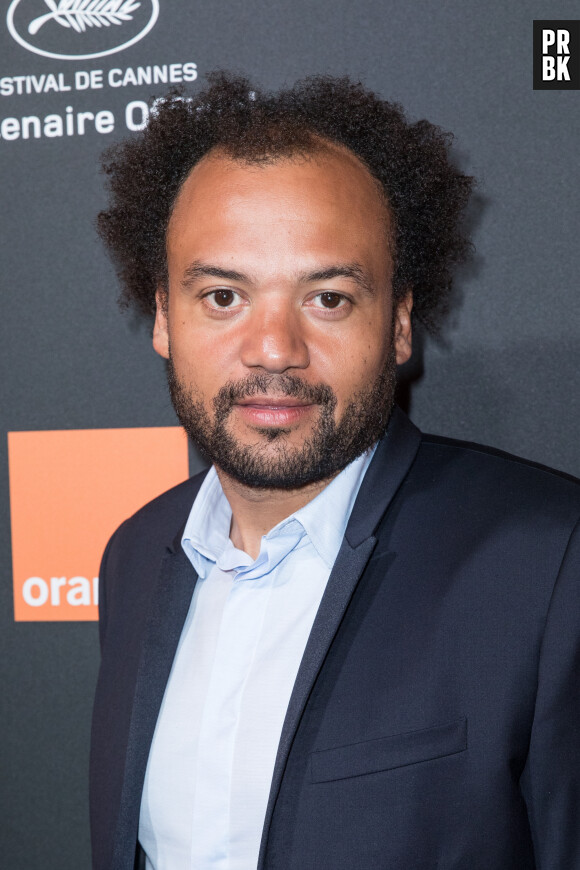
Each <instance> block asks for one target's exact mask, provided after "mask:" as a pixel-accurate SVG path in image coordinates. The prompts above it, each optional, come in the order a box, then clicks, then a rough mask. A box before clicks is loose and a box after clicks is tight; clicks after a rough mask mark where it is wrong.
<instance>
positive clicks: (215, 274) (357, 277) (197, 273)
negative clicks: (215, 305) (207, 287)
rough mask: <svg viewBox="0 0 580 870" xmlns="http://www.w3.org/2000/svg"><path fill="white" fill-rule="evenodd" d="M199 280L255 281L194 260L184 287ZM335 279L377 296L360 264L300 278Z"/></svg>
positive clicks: (307, 281)
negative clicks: (341, 279)
mask: <svg viewBox="0 0 580 870" xmlns="http://www.w3.org/2000/svg"><path fill="white" fill-rule="evenodd" d="M198 278H221V279H222V280H223V281H238V282H240V283H244V284H253V283H254V281H253V280H252V278H250V277H249V276H248V275H245V274H244V273H243V272H237V271H236V270H235V269H223V268H222V267H221V266H214V265H212V264H211V263H203V262H202V261H201V260H194V261H193V262H192V263H190V265H189V266H188V267H187V269H186V270H185V272H184V275H183V280H182V282H181V283H182V285H183V286H185V287H187V286H188V285H189V284H191V283H193V282H194V281H195V280H197V279H198ZM333 278H351V279H352V280H353V281H354V282H355V283H356V284H357V285H358V286H359V287H360V288H361V290H363V292H365V293H368V294H369V295H370V296H375V295H376V290H375V288H374V287H373V286H372V284H371V283H370V281H369V279H368V277H367V275H366V274H365V271H364V269H363V268H362V266H361V265H360V264H359V263H344V264H340V265H335V266H327V267H326V268H324V269H316V270H314V271H313V272H302V273H301V274H300V275H299V276H298V281H299V282H300V283H301V284H313V283H315V282H316V281H332V279H333Z"/></svg>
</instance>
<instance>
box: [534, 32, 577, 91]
mask: <svg viewBox="0 0 580 870" xmlns="http://www.w3.org/2000/svg"><path fill="white" fill-rule="evenodd" d="M545 30H551V31H553V33H554V34H555V39H554V41H553V42H552V43H551V44H549V45H547V46H545V47H546V52H544V31H545ZM559 30H564V31H567V33H568V35H569V39H568V44H567V46H566V47H567V48H568V50H569V52H570V54H569V55H566V54H560V58H562V60H564V59H565V57H568V61H567V63H564V67H565V68H566V69H567V71H568V75H569V76H570V80H569V81H567V80H566V79H565V78H563V77H561V78H560V79H558V75H557V74H558V47H559V44H558V43H559V41H558V31H559ZM545 56H550V57H552V58H553V59H554V69H555V73H556V75H555V77H554V78H553V79H547V80H544V79H543V77H542V76H543V72H544V57H545ZM560 64H561V67H560V71H561V69H562V61H560ZM534 90H535V91H577V90H580V21H562V20H557V21H554V20H552V21H534Z"/></svg>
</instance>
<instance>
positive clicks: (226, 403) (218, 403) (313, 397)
mask: <svg viewBox="0 0 580 870" xmlns="http://www.w3.org/2000/svg"><path fill="white" fill-rule="evenodd" d="M268 393H274V394H275V395H277V396H292V398H294V399H300V400H302V401H303V402H307V403H309V404H312V405H322V406H324V407H326V408H329V409H331V410H334V408H335V407H336V401H337V400H336V395H335V393H334V391H333V390H332V389H331V388H330V387H329V386H328V385H327V384H308V383H306V382H305V381H303V380H302V378H299V377H297V376H296V375H290V374H283V375H269V374H265V373H262V374H259V373H255V374H253V375H248V377H247V378H241V379H240V380H238V381H228V383H226V384H224V386H223V387H221V388H220V389H219V390H218V392H217V394H216V395H215V397H214V400H213V404H214V408H215V411H216V414H217V415H218V416H220V417H223V415H225V414H227V413H228V412H229V411H230V410H231V408H232V407H233V406H234V405H235V403H236V402H239V400H240V399H247V398H249V397H251V396H258V395H268Z"/></svg>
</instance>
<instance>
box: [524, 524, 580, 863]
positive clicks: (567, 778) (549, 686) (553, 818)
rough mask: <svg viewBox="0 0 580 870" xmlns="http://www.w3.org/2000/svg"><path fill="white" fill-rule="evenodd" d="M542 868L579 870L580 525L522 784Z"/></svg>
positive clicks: (563, 572)
mask: <svg viewBox="0 0 580 870" xmlns="http://www.w3.org/2000/svg"><path fill="white" fill-rule="evenodd" d="M521 787H522V793H523V795H524V800H525V801H526V804H527V809H528V816H529V820H530V826H531V831H532V839H533V843H534V851H535V856H536V864H537V867H538V870H578V868H580V523H578V524H577V525H576V528H575V530H574V531H573V532H572V535H571V536H570V539H569V541H568V546H567V549H566V552H565V555H564V558H563V560H562V564H561V566H560V570H559V572H558V578H557V581H556V584H555V586H554V590H553V593H552V598H551V601H550V607H549V610H548V615H547V620H546V626H545V631H544V637H543V641H542V647H541V652H540V664H539V670H538V689H537V695H536V705H535V711H534V721H533V726H532V732H531V740H530V749H529V754H528V759H527V762H526V766H525V768H524V772H523V775H522V779H521Z"/></svg>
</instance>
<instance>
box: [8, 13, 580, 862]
mask: <svg viewBox="0 0 580 870" xmlns="http://www.w3.org/2000/svg"><path fill="white" fill-rule="evenodd" d="M3 6H4V13H3V17H2V18H1V19H0V58H1V66H2V68H1V70H0V153H1V156H2V162H1V173H2V192H3V196H4V205H3V210H2V247H3V268H2V280H3V284H4V286H3V291H2V294H3V295H2V315H1V317H0V322H1V325H2V330H3V334H2V341H1V342H0V355H1V359H2V379H1V390H2V395H1V403H0V408H1V409H2V416H3V429H4V431H5V432H11V433H13V434H11V435H10V457H9V456H8V449H7V438H6V437H4V435H3V437H2V440H1V441H0V449H1V451H2V455H1V457H0V473H1V474H2V482H3V484H4V485H3V486H2V495H1V502H0V537H1V544H2V546H1V548H0V554H1V556H0V558H1V560H2V563H1V565H2V573H1V577H2V582H1V586H0V592H1V599H0V644H1V650H0V668H1V672H2V679H3V693H2V711H3V712H2V717H1V734H0V752H1V756H2V758H1V762H2V774H1V778H0V789H1V800H2V807H1V810H0V818H1V820H2V821H1V825H2V843H1V846H0V854H1V855H2V866H3V867H6V868H9V870H83V868H88V867H89V862H90V858H89V838H88V822H87V800H86V787H87V783H86V779H87V760H88V739H89V727H90V708H91V701H92V694H93V690H94V685H95V679H96V672H97V667H98V640H97V626H96V623H95V622H94V616H95V611H96V603H95V589H94V575H95V573H96V571H97V567H96V565H97V564H98V553H100V552H101V551H102V549H103V546H104V544H105V541H106V537H107V535H108V534H109V533H110V531H112V528H113V527H114V525H115V524H116V523H117V522H118V521H119V520H120V519H122V518H123V516H126V515H127V513H130V512H131V510H133V503H134V502H136V504H135V506H136V505H137V504H139V502H141V503H142V502H143V501H145V500H146V499H147V498H148V497H149V493H150V494H153V493H154V492H155V491H159V490H161V489H163V488H164V487H166V486H168V485H170V483H171V481H173V480H179V479H180V478H182V477H183V476H185V475H186V474H187V447H186V445H185V441H184V439H183V438H182V437H181V434H180V433H179V432H176V430H175V428H174V427H175V426H176V420H175V417H174V414H173V411H172V409H171V406H170V403H169V400H168V398H167V394H166V388H165V372H164V368H163V364H162V362H161V360H160V359H159V358H158V357H157V356H156V355H155V354H154V352H153V351H152V349H151V346H150V336H149V331H148V328H147V325H145V324H141V323H139V322H138V320H137V319H135V318H134V317H133V316H132V315H128V314H125V315H122V314H120V313H119V311H118V309H117V306H116V297H117V293H118V286H117V282H116V278H115V274H114V271H113V269H112V267H111V265H110V264H109V262H108V260H107V259H106V256H105V254H104V252H103V251H102V249H101V247H100V244H99V242H98V240H97V238H96V235H95V231H94V216H95V214H96V212H97V211H98V210H99V209H100V208H101V207H102V206H103V205H104V202H105V197H104V193H103V185H102V177H101V176H100V174H99V168H98V162H99V154H100V153H101V151H102V150H103V148H104V147H106V146H107V145H108V144H110V143H112V142H113V141H116V140H118V139H119V138H121V137H124V136H127V135H134V133H133V131H135V130H137V129H138V128H139V127H140V126H142V124H143V123H144V122H145V120H146V112H147V110H146V102H147V100H148V99H149V98H150V97H152V96H159V95H162V94H164V93H165V92H166V91H167V90H168V89H169V87H170V86H171V83H179V82H185V83H186V87H187V88H190V89H192V90H193V91H195V89H196V88H198V87H199V85H200V81H201V80H202V79H203V76H204V75H205V73H207V72H208V71H210V70H212V69H215V68H218V67H225V68H228V69H231V70H234V71H240V72H244V73H247V74H248V75H250V76H251V77H253V78H255V79H256V80H257V81H258V82H259V83H261V84H263V85H265V86H267V87H278V86H280V85H282V84H284V83H290V82H292V81H293V80H295V79H296V78H299V77H301V76H303V75H305V74H308V73H332V74H343V73H348V74H349V75H351V76H353V77H355V78H360V79H362V80H363V81H364V82H365V83H366V84H367V85H368V86H370V87H371V88H373V89H375V90H377V91H378V92H380V93H381V94H382V95H383V96H385V97H387V98H389V99H395V100H397V101H400V102H401V103H403V105H404V106H405V107H406V108H407V110H408V112H409V114H410V116H411V117H412V118H416V119H418V118H422V117H427V118H429V120H431V121H433V122H435V123H437V124H440V125H441V126H442V127H444V128H446V129H448V130H452V131H453V132H454V133H455V136H456V140H455V159H456V161H457V162H458V163H459V165H460V166H461V167H462V168H463V169H464V170H466V171H468V172H470V173H472V174H474V175H475V176H476V177H477V178H478V179H479V182H480V184H479V188H478V194H477V198H476V201H475V203H474V208H473V209H472V211H471V213H470V216H469V219H470V222H471V224H472V227H473V234H474V241H475V244H476V248H477V255H476V257H475V259H474V261H473V262H472V263H471V265H470V266H468V267H467V268H465V269H464V270H463V271H462V272H461V274H460V276H459V280H458V289H457V293H456V299H455V303H454V308H453V311H452V313H451V317H450V320H449V324H448V327H447V329H446V331H445V332H444V334H443V336H442V338H441V339H440V340H438V341H437V342H435V341H433V340H431V339H419V340H418V342H417V347H416V352H415V355H414V357H413V360H412V361H411V363H410V364H408V365H407V367H406V371H405V372H404V387H403V390H402V400H403V401H404V402H405V403H406V404H407V406H408V408H409V410H410V413H411V417H412V419H413V420H414V421H415V422H416V423H417V424H418V425H419V426H420V427H421V428H423V429H425V430H427V431H432V432H437V433H441V434H447V435H451V436H455V437H459V438H462V439H467V440H477V441H481V442H484V443H488V444H492V445H494V446H496V447H499V448H502V449H504V450H508V451H510V452H513V453H517V454H520V455H523V456H526V457H528V458H530V459H533V460H536V461H538V462H541V463H545V464H548V465H551V466H555V467H556V468H559V469H563V470H566V471H568V472H571V473H575V474H580V454H579V450H578V425H577V424H578V394H579V391H578V369H579V363H580V348H579V343H578V314H579V301H578V299H579V298H578V293H577V283H578V279H577V276H578V273H579V266H580V264H579V262H578V259H579V249H580V246H579V245H578V213H577V210H578V189H577V182H578V142H579V141H580V121H579V118H580V113H579V111H578V109H579V93H578V91H577V90H575V89H566V85H564V89H559V88H556V89H542V90H534V89H533V57H532V51H533V40H532V23H533V20H534V19H564V20H565V19H570V18H574V16H575V15H577V14H578V11H577V4H576V3H574V2H561V3H558V2H551V3H550V4H547V3H539V2H537V3H536V2H530V0H518V2H517V3H509V4H506V3H504V2H501V0H489V2H487V3H483V4H482V3H480V2H478V0H446V2H445V3H437V4H436V3H429V2H421V0H358V2H357V3H354V2H347V0H317V2H315V3H313V2H312V0H310V2H308V0H294V2H292V3H289V2H288V3H281V2H278V3H276V2H274V3H272V2H266V0H244V2H243V3H232V2H231V0H193V2H192V0H171V2H169V0H159V2H151V0H150V2H146V0H141V2H136V0H117V2H97V3H94V2H93V3H90V4H86V3H82V4H81V3H78V2H74V0H65V2H63V0H51V2H49V0H16V2H12V3H10V4H9V3H7V2H6V3H5V4H3ZM81 6H82V7H85V10H86V9H89V10H91V9H92V10H93V12H89V13H85V14H83V13H82V10H81V8H80V7H81ZM99 25H100V26H99ZM159 427H161V428H159ZM190 462H191V469H192V470H195V468H196V467H197V466H198V459H197V458H196V457H195V455H194V454H193V453H191V454H190ZM9 468H10V475H9ZM111 469H115V470H119V474H120V476H121V485H120V486H117V488H116V489H115V486H114V481H113V478H115V479H117V478H118V475H117V474H116V473H115V475H112V474H111ZM121 472H122V474H121ZM123 474H125V477H123ZM9 477H10V486H9ZM141 483H143V487H142V491H141V488H140V486H141ZM11 505H12V515H11ZM13 572H14V573H13Z"/></svg>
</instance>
